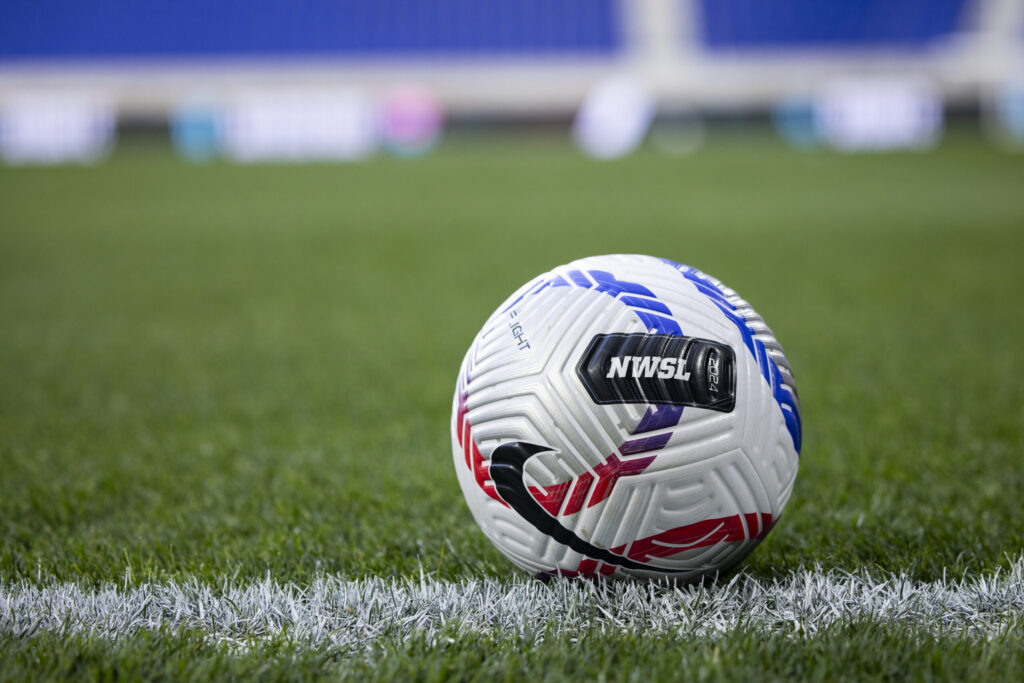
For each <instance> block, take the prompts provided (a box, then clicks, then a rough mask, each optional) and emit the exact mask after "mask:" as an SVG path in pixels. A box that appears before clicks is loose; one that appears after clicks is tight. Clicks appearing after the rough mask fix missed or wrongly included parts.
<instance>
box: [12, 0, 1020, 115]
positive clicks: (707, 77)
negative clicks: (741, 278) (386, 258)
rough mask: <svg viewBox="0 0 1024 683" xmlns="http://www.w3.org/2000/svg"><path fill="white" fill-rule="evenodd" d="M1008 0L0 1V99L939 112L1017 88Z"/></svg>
mask: <svg viewBox="0 0 1024 683" xmlns="http://www.w3.org/2000/svg"><path fill="white" fill-rule="evenodd" d="M1022 15H1024V3H1020V2H1016V1H1015V0H976V1H974V2H971V1H970V0H935V1H929V0H889V1H888V2H881V1H880V0H856V1H851V0H846V1H841V0H831V1H829V2H820V1H812V0H763V1H761V2H753V1H752V0H715V1H713V2H712V1H711V0H597V1H595V0H589V1H588V0H520V1H518V2H509V1H507V0H486V1H480V0H478V1H475V2H473V1H470V0H429V1H426V0H420V1H419V2H417V1H415V0H377V1H376V2H372V1H370V0H359V1H356V2H350V3H345V4H344V5H343V6H342V5H339V4H337V3H331V2H328V1H327V0H309V1H308V2H305V3H303V5H302V11H298V10H296V7H295V5H294V4H292V3H287V2H285V1H284V0H253V1H252V2H248V3H244V4H243V3H240V2H237V1H230V2H223V3H214V4H212V5H211V4H209V3H203V2H200V0H179V1H178V2H172V1H171V0H154V1H153V2H149V3H144V4H142V5H140V4H139V3H134V2H130V1H129V0H103V1H102V2H95V3H86V4H82V3H76V2H73V1H72V0H39V1H38V2H33V3H3V4H2V5H0V97H2V96H4V95H5V94H9V93H11V92H22V91H25V90H32V89H63V90H67V89H75V90H89V91H92V92H96V93H100V94H102V95H103V96H104V97H107V98H109V99H110V100H112V101H113V102H114V103H115V105H116V106H117V108H118V110H119V112H120V113H122V114H127V115H156V116H164V115H166V114H167V113H168V112H170V111H171V110H173V108H174V107H176V106H178V105H179V104H180V103H181V102H182V101H185V100H187V99H189V98H194V97H195V96H196V95H197V94H198V95H202V96H207V97H208V96H223V95H225V94H230V93H231V92H234V91H237V90H239V89H243V90H245V89H253V88H260V89H275V88H290V87H296V86H301V87H317V88H319V87H324V88H335V87H348V88H358V89H362V90H365V91H367V92H369V93H371V94H373V93H374V92H377V91H382V90H385V89H387V88H389V87H392V86H394V85H396V84H416V85H419V86H422V87H425V88H427V89H429V90H431V91H432V92H434V93H435V94H436V95H437V97H438V98H439V99H440V100H441V102H442V103H443V104H444V106H445V107H446V109H447V110H448V111H449V112H451V113H454V114H470V115H473V114H481V115H501V116H515V115H530V114H536V113H538V112H558V111H571V110H572V109H574V108H575V107H576V106H577V105H578V103H579V102H580V100H581V99H582V97H583V96H584V94H585V93H586V92H587V91H588V90H589V89H590V88H592V87H593V85H594V84H595V83H597V82H599V81H601V80H603V79H606V78H608V77H609V76H612V75H623V74H626V75H629V76H632V77H633V78H634V79H636V80H637V81H639V82H641V83H643V84H645V85H646V86H647V87H648V88H649V89H650V90H651V91H652V92H653V93H654V95H655V97H656V99H657V100H658V101H659V102H660V103H663V104H668V105H687V106H695V107H720V106H726V107H734V106H738V107H765V106H769V105H770V104H771V103H773V102H774V101H776V100H777V99H778V98H780V97H784V96H787V95H791V94H793V93H801V92H806V91H809V90H812V89H815V88H818V87H820V86H821V85H822V83H824V82H826V81H828V80H829V79H832V78H836V77H842V76H851V75H854V76H873V75H885V76H911V75H912V76H914V77H917V78H924V79H927V80H928V81H929V82H930V83H932V84H933V85H934V86H935V87H936V88H937V89H938V91H939V92H940V93H941V94H942V96H943V97H944V98H945V99H946V101H948V102H975V101H977V100H978V98H979V97H981V96H982V95H983V93H984V91H985V89H986V88H989V87H992V86H993V85H995V84H999V83H1003V82H1007V81H1009V80H1013V79H1020V78H1022V77H1024V41H1022V38H1021V36H1022V26H1024V20H1022V19H1024V17H1022Z"/></svg>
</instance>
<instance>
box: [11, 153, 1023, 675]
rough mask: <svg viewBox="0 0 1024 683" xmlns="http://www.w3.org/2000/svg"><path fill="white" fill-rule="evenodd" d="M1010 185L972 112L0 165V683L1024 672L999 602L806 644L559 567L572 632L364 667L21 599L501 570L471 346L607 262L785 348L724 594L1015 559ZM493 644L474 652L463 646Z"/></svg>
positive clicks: (984, 568) (284, 641) (391, 657)
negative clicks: (44, 593)
mask: <svg viewBox="0 0 1024 683" xmlns="http://www.w3.org/2000/svg"><path fill="white" fill-rule="evenodd" d="M1021 187H1024V159H1022V158H1021V157H1019V156H1011V155H1006V154H1003V153H1000V152H998V151H995V150H992V149H990V148H988V147H987V146H986V145H985V144H984V142H982V141H980V140H977V139H975V138H974V137H972V136H971V135H969V134H966V133H961V134H954V135H952V136H951V137H950V139H948V140H947V141H946V142H945V143H944V144H943V146H942V147H940V148H939V149H938V150H937V151H936V152H935V153H933V154H928V155H921V154H905V155H903V154H888V155H868V156H857V157H841V156H837V155H832V154H826V153H820V154H801V153H797V152H792V151H788V150H786V149H784V148H782V147H781V146H779V145H777V144H776V143H774V142H771V141H769V140H766V139H761V138H757V137H751V138H747V137H743V138H730V139H725V140H718V141H715V140H714V139H713V140H712V143H711V144H710V145H709V146H708V147H707V148H706V149H704V150H702V151H700V152H698V153H697V154H695V155H693V156H691V157H688V158H683V159H668V158H664V157H660V156H657V155H655V154H653V153H644V154H641V155H638V156H636V157H633V158H630V159H627V160H624V161H622V162H616V163H611V164H595V163H592V162H587V161H585V160H583V159H580V158H579V157H578V156H577V155H576V154H575V153H574V152H573V151H572V150H571V149H569V148H568V147H567V146H562V145H561V144H560V143H554V142H551V143H528V144H525V145H524V144H512V142H511V141H506V142H503V141H500V140H485V141H482V142H480V143H472V144H471V143H469V142H465V141H463V142H459V141H456V142H453V143H450V144H449V145H448V146H447V147H445V148H443V149H442V150H441V151H440V153H438V154H437V155H435V156H433V157H430V158H427V159H424V160H419V161H413V162H398V161H388V160H381V161H375V162H372V163H369V164H365V165H359V166H341V167H338V166H309V167H270V166H264V167H233V166H226V165H213V166H205V167H190V166H185V165H182V164H181V163H179V162H178V161H176V160H175V159H173V158H172V157H171V156H170V154H169V153H167V152H166V151H164V150H163V149H161V148H159V147H157V146H156V145H150V144H140V145H136V146H128V147H127V148H125V149H123V150H122V151H121V152H119V153H118V155H117V156H115V157H114V158H113V159H112V160H110V161H109V162H107V163H105V164H103V165H101V166H99V167H96V168H91V169H81V168H61V169H2V170H0V330H2V332H0V358H2V359H3V361H2V362H0V467H2V471H3V476H2V477H0V524H2V526H3V535H2V538H0V580H2V585H3V586H4V588H3V590H4V595H5V596H6V598H5V600H6V604H7V605H8V607H7V611H6V612H4V613H3V614H2V615H0V625H2V630H3V631H4V633H5V634H6V635H4V636H3V638H2V651H3V652H4V653H5V655H4V657H3V659H4V660H6V662H7V666H6V667H5V668H4V671H3V673H4V676H5V677H12V678H20V677H22V676H23V675H24V674H25V672H26V671H28V672H33V671H34V672H36V673H39V672H40V671H48V672H50V673H51V674H52V675H60V676H64V675H74V674H78V675H86V676H88V675H95V674H99V673H102V672H110V671H114V670H117V671H120V672H122V673H129V674H130V673H135V674H138V675H161V674H162V675H175V676H177V675H181V676H189V675H191V676H195V677H199V678H202V677H207V676H209V675H212V674H216V673H220V674H228V673H242V674H253V673H260V672H261V671H262V672H263V673H265V674H268V675H295V676H299V675H307V674H308V675H318V674H324V673H341V674H344V673H355V674H357V675H370V674H375V675H378V676H382V677H388V676H396V675H400V674H402V673H410V672H417V673H419V674H421V675H422V676H423V677H425V678H435V677H443V676H455V677H465V676H470V675H474V674H475V673H477V672H478V671H483V672H486V671H491V670H492V669H493V671H492V672H497V671H502V672H508V673H511V674H520V675H529V676H531V677H536V678H543V677H544V676H550V677H554V678H563V677H565V676H574V675H581V676H582V675H596V673H598V672H599V671H605V672H606V673H607V674H608V675H609V676H612V677H623V678H628V677H629V676H631V675H634V674H635V675H638V676H641V675H644V674H650V675H659V673H660V674H661V675H672V674H673V673H678V672H679V671H682V670H684V669H685V670H686V671H688V672H693V674H694V675H693V677H694V678H700V677H702V676H705V675H707V676H716V675H720V674H726V675H729V674H732V675H734V676H739V677H745V676H746V677H749V676H750V675H752V674H753V673H754V672H764V674H765V675H767V676H793V675H795V676H825V677H827V676H829V675H836V673H837V672H842V673H857V672H861V673H864V674H875V675H898V674H906V673H907V672H917V673H919V674H921V675H926V674H929V673H931V674H935V675H940V676H950V677H957V676H958V675H959V674H963V673H969V674H974V675H985V674H986V673H988V674H992V673H996V672H999V671H1004V670H1006V671H1008V670H1009V667H1011V666H1014V665H1017V666H1021V665H1024V643H1022V641H1021V638H1020V635H1019V633H1020V630H1019V621H1017V622H1015V621H1013V620H1014V619H1016V618H1017V617H1015V616H1014V614H1015V613H1017V612H1019V610H1020V607H1019V605H1018V606H1017V607H1013V604H1012V600H1011V602H1010V603H1007V602H1005V601H1004V602H1002V603H999V602H998V601H996V602H992V603H991V604H987V606H986V605H982V606H981V607H980V608H979V609H982V610H983V611H984V610H987V612H986V613H987V614H988V615H989V617H991V624H989V626H991V628H989V627H988V626H986V627H985V628H982V629H975V630H973V631H972V630H971V629H970V628H967V625H968V624H967V622H966V621H965V622H964V623H963V624H960V626H963V628H961V627H960V626H953V627H951V628H949V629H947V630H941V629H940V631H939V632H936V631H935V630H934V629H933V626H934V624H929V623H927V620H926V619H925V618H924V617H922V618H921V623H920V624H915V623H914V622H913V621H911V622H908V621H906V620H904V621H900V620H898V619H897V620H891V619H886V618H883V617H884V615H874V616H873V615H872V614H864V613H857V614H855V615H852V616H850V617H849V618H848V619H846V620H840V621H839V622H838V623H836V622H830V623H828V624H825V625H823V626H822V627H821V628H820V629H816V630H813V631H812V630H808V629H806V628H801V627H799V625H798V624H796V623H787V622H785V621H784V620H780V621H777V622H776V621H769V622H758V623H750V624H740V625H736V626H735V627H733V628H730V629H728V630H726V631H723V632H719V633H706V632H704V633H690V632H681V631H679V630H678V628H677V629H676V630H673V629H672V628H671V626H672V624H669V628H667V630H666V629H662V628H661V626H660V625H659V626H658V627H657V628H655V627H654V626H653V625H650V626H645V625H644V624H643V623H637V621H636V620H632V621H631V620H630V619H628V618H627V617H628V616H629V615H623V614H616V612H615V609H616V608H618V609H624V608H622V607H621V604H620V603H617V602H615V601H614V600H613V599H612V598H611V597H609V596H604V595H602V594H601V593H600V592H595V591H592V590H590V589H586V588H581V587H576V588H571V589H565V590H573V591H576V592H577V594H578V602H576V603H572V604H581V605H586V606H587V609H590V610H591V611H592V613H593V614H594V615H595V617H594V619H595V622H594V624H593V626H592V627H591V628H585V629H582V630H581V631H580V633H579V634H578V635H572V634H566V633H561V632H552V633H551V637H550V638H546V639H545V638H541V639H539V640H538V639H536V638H534V636H535V635H536V633H535V632H536V629H543V628H545V627H544V626H543V623H546V622H543V620H542V621H541V622H539V623H540V624H541V625H537V624H533V623H531V624H530V625H529V628H530V629H533V630H531V631H530V634H532V635H530V636H529V637H526V636H522V634H519V635H515V636H509V637H508V638H501V637H496V636H494V634H492V633H488V632H486V631H481V630H476V629H460V628H458V627H457V625H455V624H450V625H446V626H445V627H444V628H442V629H440V630H434V631H431V630H430V629H425V630H416V629H412V630H410V631H408V632H407V631H405V630H402V629H396V630H394V631H392V632H389V633H388V634H386V636H387V637H385V638H384V639H383V640H381V641H380V642H378V643H376V644H375V645H374V647H373V648H371V649H370V650H369V651H367V652H360V653H358V654H353V653H352V652H351V651H349V650H345V649H344V648H339V647H336V646H332V645H331V644H330V642H329V641H318V643H317V644H311V643H309V642H305V644H303V642H304V641H302V639H301V638H298V637H294V638H293V637H292V636H291V635H290V634H289V633H288V632H287V631H285V632H284V633H280V632H277V633H270V634H267V633H257V632H253V633H251V634H249V640H246V638H244V637H243V638H242V639H241V640H242V641H244V642H245V643H248V644H247V645H246V646H245V647H244V648H242V649H241V650H240V649H239V648H238V647H237V643H236V644H235V645H231V644H230V643H228V644H225V642H222V641H220V640H217V639H216V638H215V637H211V634H210V633H208V632H206V631H204V630H203V627H202V625H201V624H200V625H196V624H195V623H192V622H188V623H186V624H185V625H184V626H181V625H180V624H179V626H180V628H179V626H174V627H172V626H171V625H169V624H168V625H164V626H160V627H158V628H157V629H156V630H155V631H153V630H148V631H147V630H142V631H138V630H136V631H129V632H125V633H124V634H123V635H121V636H120V637H117V638H113V639H111V638H108V637H105V636H99V635H93V636H89V635H83V634H82V633H81V632H79V631H74V632H72V631H62V630H61V629H59V628H49V629H47V628H43V629H41V630H38V631H35V632H33V633H26V632H23V631H18V630H17V629H16V628H15V626H14V624H15V622H14V617H13V616H12V615H13V614H14V612H13V611H12V607H11V605H13V604H14V603H15V602H17V600H18V599H20V598H18V596H22V595H24V594H31V590H35V589H55V587H58V586H61V585H63V584H68V583H70V584H73V586H74V587H75V590H77V591H79V592H82V593H83V594H84V595H94V596H98V595H106V594H107V593H104V591H108V592H109V591H110V590H112V588H111V587H112V586H117V587H118V588H119V589H120V590H121V595H122V597H123V599H124V601H125V605H129V604H131V603H130V598H131V597H132V596H133V595H136V594H135V593H132V591H137V590H142V587H144V586H145V585H153V586H157V587H158V589H160V587H163V588H162V589H163V590H170V587H173V586H181V585H187V584H189V583H190V582H195V583H197V584H198V585H202V586H209V587H212V588H210V590H211V591H213V592H214V593H215V594H221V593H223V594H225V595H230V593H227V592H225V591H224V590H222V588H224V587H225V586H226V585H227V584H225V582H228V583H229V584H230V585H231V586H234V587H240V586H241V587H245V586H250V585H251V586H257V585H258V582H259V581H265V580H266V578H267V577H268V576H269V577H271V578H272V579H273V581H274V582H276V583H277V584H281V585H287V586H291V587H294V588H295V589H296V590H302V589H303V588H304V587H309V586H313V585H315V584H316V582H317V581H323V580H326V579H325V577H327V578H328V579H331V580H338V581H343V582H352V581H365V582H369V583H372V582H373V581H375V580H377V579H378V578H379V579H381V580H384V581H388V580H391V579H395V580H397V581H398V582H402V581H404V580H406V579H412V580H414V581H415V582H420V581H425V582H427V583H429V584H434V583H435V582H436V583H437V585H438V586H442V587H443V586H445V585H447V586H462V585H465V583H466V582H472V581H475V580H478V579H488V580H495V581H497V582H499V583H498V585H507V586H508V587H509V590H513V589H515V590H521V587H520V588H517V586H519V584H520V583H521V582H513V579H512V578H511V575H512V572H513V569H512V568H511V566H510V565H509V564H507V563H506V562H505V561H504V560H503V559H502V558H501V557H500V556H499V555H498V553H497V551H495V550H494V549H493V548H492V547H491V546H490V544H489V543H488V542H487V541H486V540H485V539H484V537H483V535H482V534H481V533H480V532H479V530H478V529H477V528H476V527H475V525H474V524H473V522H472V519H471V518H470V515H469V512H468V510H467V509H466V508H465V505H464V503H463V502H462V500H461V494H460V493H459V490H458V486H457V484H456V481H455V477H454V473H453V472H452V471H451V462H450V454H449V452H448V448H449V445H448V442H447V441H448V432H447V425H448V418H449V415H448V412H449V410H450V399H451V392H452V390H453V386H454V382H455V375H456V372H457V369H458V363H459V359H460V358H461V354H462V353H463V351H464V350H465V348H466V346H467V345H468V343H469V341H470V340H471V339H472V337H473V334H474V333H475V331H476V330H477V329H478V328H479V326H480V324H481V323H482V321H483V320H484V319H485V318H486V316H487V315H488V314H489V313H490V311H491V310H492V309H493V308H494V306H495V305H496V304H497V302H499V301H501V299H502V298H503V297H504V296H505V295H506V294H507V293H508V292H509V291H512V290H513V289H514V288H515V287H516V286H517V285H518V284H519V283H521V282H523V281H525V280H526V279H528V278H529V277H531V276H532V275H534V274H536V273H537V272H540V271H541V270H544V269H545V268H548V267H550V266H553V265H556V264H558V263H563V262H566V261H569V260H571V259H573V258H576V257H579V256H582V255H587V254H598V253H613V252H641V253H651V254H657V255H660V256H665V257H667V258H671V259H674V260H677V261H684V262H687V263H690V264H692V265H695V266H697V267H699V268H701V269H702V270H705V271H706V272H711V273H714V274H715V275H716V276H717V277H720V278H721V279H723V281H726V282H728V283H729V284H730V286H733V287H735V288H736V289H737V290H738V291H741V292H743V294H744V296H745V297H746V298H747V299H749V300H750V302H751V303H752V304H753V305H754V306H755V307H757V309H758V311H759V312H760V313H762V314H763V315H764V316H765V318H766V319H768V320H770V321H771V324H772V327H773V329H774V330H775V331H776V333H777V334H778V335H779V337H780V338H782V339H784V340H785V345H786V351H787V355H788V356H789V359H790V361H791V362H792V365H793V367H794V370H795V372H796V376H797V380H798V382H799V386H800V397H801V405H802V409H803V413H804V426H805V441H804V451H803V452H804V455H803V459H802V462H801V470H800V476H799V478H798V480H797V484H796V489H795V491H794V494H793V497H792V499H791V501H790V504H789V506H788V507H787V510H786V514H785V516H784V518H783V519H782V520H781V521H780V523H779V524H778V525H777V527H776V528H775V530H774V531H773V532H772V534H771V535H770V536H769V537H768V540H767V541H765V543H763V544H762V545H761V546H760V547H759V548H758V549H757V551H756V552H755V553H754V554H753V555H751V556H750V558H748V559H747V560H746V561H745V563H744V564H743V568H742V572H743V577H742V580H744V581H748V580H749V581H753V582H755V583H757V585H771V584H772V582H775V581H782V582H787V581H793V580H795V579H796V578H797V577H799V576H802V575H803V574H802V572H804V571H805V570H808V571H812V570H813V571H816V568H820V570H821V572H820V576H821V577H824V576H828V574H827V572H830V571H831V572H834V573H835V572H838V573H839V574H838V575H842V573H843V572H851V573H854V574H857V575H858V576H861V575H863V576H866V577H868V579H870V581H873V582H874V583H875V584H877V585H887V584H886V582H888V581H891V580H893V577H894V576H900V577H904V578H905V579H906V580H907V581H909V582H911V583H910V584H908V585H914V586H918V587H919V588H920V587H925V588H927V587H929V586H932V587H935V586H945V585H949V586H956V585H968V586H977V585H979V583H978V582H982V583H984V582H985V581H990V580H991V577H992V574H993V573H994V572H995V571H997V570H999V571H1001V572H1002V574H1001V575H1002V576H1003V577H1007V576H1009V577H1012V576H1014V574H1013V573H1012V572H1013V571H1014V570H1015V568H1016V570H1017V571H1019V566H1020V565H1019V562H1018V560H1019V558H1020V555H1021V551H1022V549H1024V518H1022V516H1021V514H1020V498H1019V496H1020V491H1022V490H1024V466H1022V464H1021V462H1022V461H1021V456H1022V453H1024V385H1022V383H1021V381H1020V377H1021V376H1022V374H1024V355H1022V354H1021V351H1020V339H1021V338H1022V337H1024V306H1021V305H1020V298H1021V297H1022V295H1024V268H1022V267H1021V264H1022V263H1024V230H1022V226H1024V199H1022V197H1021V192H1020V188H1021ZM421 576H422V577H423V578H422V579H421ZM833 576H836V574H833ZM963 577H966V581H967V583H966V584H959V583H957V582H958V581H959V580H960V579H961V578H963ZM865 580H867V579H865ZM944 582H945V583H944ZM1017 582H1018V584H1019V576H1018V579H1017ZM218 587H221V588H218ZM30 589H31V590H30ZM560 590H562V589H560ZM700 590H704V591H708V594H707V596H705V597H706V598H707V599H710V598H711V597H712V596H713V595H714V591H716V590H721V587H717V588H716V587H707V588H704V589H700ZM922 590H924V589H923V588H922ZM18 591H21V592H18ZM25 591H29V592H28V593H25ZM499 592H500V591H499ZM926 592H927V591H926ZM1010 595H1011V596H1012V595H1014V594H1013V593H1012V592H1011V593H1010ZM18 604H21V603H18ZM41 604H42V603H41ZM192 606H193V607H194V606H195V605H194V604H193V605H192ZM49 609H51V608H47V607H46V606H45V605H44V606H42V607H40V610H42V613H46V612H47V611H48V610H49ZM923 613H925V612H922V614H923ZM601 615H604V616H601ZM551 619H552V620H553V621H552V623H555V622H558V621H564V620H565V615H563V614H554V615H553V616H551ZM616 620H618V621H621V622H622V625H621V627H620V626H617V625H616V624H617V623H618V621H616ZM986 623H987V624H988V623H989V622H986ZM1014 624H1016V625H1017V627H1016V628H1013V626H1014ZM676 626H677V627H678V626H679V624H676ZM147 634H148V635H147ZM485 659H486V662H487V664H486V666H490V667H492V669H486V668H485V669H478V667H480V666H481V665H483V662H484V660H485ZM289 662H292V664H289ZM494 667H499V668H494ZM681 667H682V668H681ZM481 675H483V674H481Z"/></svg>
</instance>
